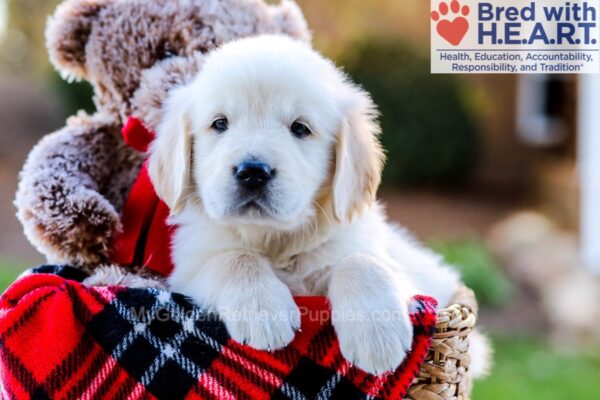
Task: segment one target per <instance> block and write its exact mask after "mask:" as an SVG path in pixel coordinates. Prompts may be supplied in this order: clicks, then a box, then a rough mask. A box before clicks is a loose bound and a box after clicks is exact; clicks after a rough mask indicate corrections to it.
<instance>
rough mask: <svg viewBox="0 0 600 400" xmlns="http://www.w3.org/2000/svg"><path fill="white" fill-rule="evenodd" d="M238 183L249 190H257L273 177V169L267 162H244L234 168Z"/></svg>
mask: <svg viewBox="0 0 600 400" xmlns="http://www.w3.org/2000/svg"><path fill="white" fill-rule="evenodd" d="M234 173H235V177H236V179H237V180H238V182H239V184H240V185H242V186H243V187H245V188H246V189H250V190H258V189H262V188H264V187H265V186H267V183H269V181H271V180H272V179H273V177H274V175H275V174H274V171H273V169H271V167H269V166H268V165H267V164H264V163H260V162H244V163H241V164H240V165H238V166H237V168H235V170H234Z"/></svg>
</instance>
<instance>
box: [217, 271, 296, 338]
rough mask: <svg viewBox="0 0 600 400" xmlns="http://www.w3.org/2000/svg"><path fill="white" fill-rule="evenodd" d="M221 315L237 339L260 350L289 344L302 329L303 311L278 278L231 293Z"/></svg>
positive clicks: (230, 332) (220, 310)
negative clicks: (301, 312)
mask: <svg viewBox="0 0 600 400" xmlns="http://www.w3.org/2000/svg"><path fill="white" fill-rule="evenodd" d="M219 315H220V317H221V319H222V320H223V321H224V323H225V326H226V327H227V331H228V332H229V334H230V335H231V337H232V338H233V339H234V340H235V341H237V342H240V343H244V344H246V345H248V346H250V347H253V348H255V349H259V350H276V349H280V348H282V347H285V346H287V345H288V344H289V343H290V342H291V341H292V340H293V339H294V336H295V333H296V331H297V330H298V329H300V311H299V310H298V307H297V306H296V303H295V302H294V299H293V297H292V294H291V293H290V291H289V289H288V288H287V287H286V286H285V285H284V284H283V283H282V282H280V281H278V280H277V279H273V280H272V281H270V282H268V283H266V284H261V285H260V287H255V288H246V290H243V293H238V294H236V295H234V296H231V298H230V299H229V301H227V304H224V305H223V306H222V307H220V309H219Z"/></svg>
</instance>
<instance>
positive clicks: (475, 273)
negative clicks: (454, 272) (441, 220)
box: [431, 239, 514, 307]
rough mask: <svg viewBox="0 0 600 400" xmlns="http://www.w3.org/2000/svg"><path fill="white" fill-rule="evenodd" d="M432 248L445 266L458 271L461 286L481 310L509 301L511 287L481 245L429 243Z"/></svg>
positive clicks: (451, 242) (462, 241)
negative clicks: (466, 287) (444, 261)
mask: <svg viewBox="0 0 600 400" xmlns="http://www.w3.org/2000/svg"><path fill="white" fill-rule="evenodd" d="M431 247H432V249H433V250H434V251H435V252H437V253H438V254H440V255H441V256H442V257H444V259H445V260H446V262H447V263H448V264H450V265H454V266H456V268H458V270H459V271H460V273H461V275H462V280H463V282H464V283H465V284H466V285H467V286H468V287H470V288H471V289H473V290H474V291H475V294H476V296H477V301H478V302H479V304H480V305H481V306H483V307H494V306H500V305H502V304H504V303H506V302H507V301H508V300H509V299H510V296H511V294H512V292H513V290H514V288H513V286H512V284H511V283H510V281H509V280H508V279H507V278H506V276H505V275H504V273H503V272H502V270H501V268H500V267H499V266H498V264H496V263H495V262H494V259H493V257H492V255H491V254H490V253H489V251H488V250H487V249H486V247H485V246H484V245H483V244H482V243H481V242H480V241H478V240H471V239H461V240H453V241H449V242H441V241H440V242H434V243H432V244H431Z"/></svg>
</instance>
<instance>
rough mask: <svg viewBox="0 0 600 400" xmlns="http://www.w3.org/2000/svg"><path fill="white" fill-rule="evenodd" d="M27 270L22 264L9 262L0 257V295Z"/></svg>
mask: <svg viewBox="0 0 600 400" xmlns="http://www.w3.org/2000/svg"><path fill="white" fill-rule="evenodd" d="M26 268H27V267H26V266H25V265H22V264H21V263H18V262H15V261H12V260H7V259H5V258H2V257H1V256H0V293H2V292H4V290H5V289H6V288H7V287H8V286H9V285H10V284H11V283H13V282H14V281H15V279H16V278H17V276H19V274H20V273H21V272H23V271H24V270H25V269H26Z"/></svg>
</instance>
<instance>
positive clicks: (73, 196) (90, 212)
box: [15, 114, 141, 267]
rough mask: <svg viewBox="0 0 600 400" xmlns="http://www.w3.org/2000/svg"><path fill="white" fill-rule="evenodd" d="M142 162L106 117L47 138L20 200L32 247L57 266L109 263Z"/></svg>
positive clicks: (32, 158)
mask: <svg viewBox="0 0 600 400" xmlns="http://www.w3.org/2000/svg"><path fill="white" fill-rule="evenodd" d="M140 160H141V155H138V154H135V153H134V152H133V151H131V150H130V149H129V148H127V147H126V145H125V144H124V143H123V141H122V140H121V139H120V131H119V127H118V125H117V123H115V122H114V121H112V120H111V119H109V118H106V117H103V116H101V115H94V116H88V115H85V114H81V115H78V116H77V117H73V118H71V119H69V121H68V123H67V126H66V127H65V128H63V129H61V130H59V131H57V132H55V133H53V134H50V135H48V136H46V137H44V138H43V139H42V140H41V141H40V142H39V143H38V144H37V145H36V147H35V148H34V149H33V150H32V152H31V153H30V155H29V157H28V159H27V161H26V163H25V166H24V167H23V171H22V172H21V176H20V182H19V189H18V191H17V196H16V200H15V205H16V207H17V216H18V218H19V220H20V221H21V223H22V224H23V226H24V229H25V233H26V235H27V237H28V238H29V240H30V241H31V243H32V244H33V245H34V246H35V247H36V248H37V249H38V250H39V251H40V252H41V253H43V254H44V255H45V256H46V257H47V258H48V260H49V261H51V262H61V263H69V264H72V265H76V266H81V267H84V266H90V265H98V264H102V263H105V262H107V261H108V259H109V250H110V244H111V239H112V237H113V236H114V234H115V232H116V231H117V230H118V229H119V228H120V222H119V211H120V208H121V207H122V205H123V202H124V201H125V197H126V195H127V192H128V189H129V188H130V187H131V184H132V182H133V180H134V179H135V176H136V174H137V172H138V169H139V164H140V163H141V162H140Z"/></svg>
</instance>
